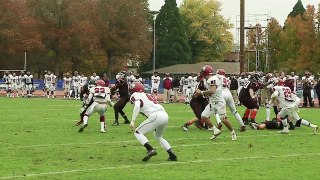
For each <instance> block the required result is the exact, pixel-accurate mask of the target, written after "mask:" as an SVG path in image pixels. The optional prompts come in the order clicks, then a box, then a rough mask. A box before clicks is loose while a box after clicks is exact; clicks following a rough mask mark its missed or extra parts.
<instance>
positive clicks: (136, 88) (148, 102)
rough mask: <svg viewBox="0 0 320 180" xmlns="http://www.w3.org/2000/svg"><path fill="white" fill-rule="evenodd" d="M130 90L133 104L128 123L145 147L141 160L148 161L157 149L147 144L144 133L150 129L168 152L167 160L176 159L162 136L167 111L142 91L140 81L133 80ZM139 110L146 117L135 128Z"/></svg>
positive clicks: (155, 153)
mask: <svg viewBox="0 0 320 180" xmlns="http://www.w3.org/2000/svg"><path fill="white" fill-rule="evenodd" d="M130 90H131V93H132V95H131V97H130V100H131V102H132V104H133V105H134V107H133V112H132V121H131V123H130V125H131V128H132V130H133V131H134V136H135V137H136V138H137V140H138V141H139V142H140V143H141V144H142V145H143V146H144V147H145V148H146V149H147V155H146V156H145V157H144V158H143V159H142V161H148V160H149V159H150V158H151V157H152V156H155V155H157V151H156V150H155V149H154V148H153V147H152V146H151V145H150V144H149V140H148V138H147V137H146V136H145V134H147V133H149V132H152V131H153V132H154V137H155V139H156V140H157V141H158V142H159V143H160V145H161V146H162V148H163V149H165V150H166V151H167V153H168V154H169V158H168V160H171V161H177V156H176V155H175V154H174V153H173V151H172V148H171V146H170V144H169V143H168V141H167V140H166V139H164V138H163V134H164V132H165V130H166V127H167V126H168V120H169V117H168V114H167V112H166V111H165V109H164V108H163V107H162V106H161V105H160V104H159V103H158V101H156V100H155V99H154V98H153V97H152V96H151V95H149V94H145V93H144V86H143V84H142V83H140V82H134V83H133V84H132V86H131V87H130ZM139 112H140V113H141V114H143V115H144V116H146V117H147V119H146V120H145V121H143V122H142V123H141V124H140V125H139V126H138V127H137V128H136V127H135V120H136V118H137V116H138V114H139Z"/></svg>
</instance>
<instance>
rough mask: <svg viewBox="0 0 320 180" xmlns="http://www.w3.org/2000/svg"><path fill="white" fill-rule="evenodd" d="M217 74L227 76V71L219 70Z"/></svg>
mask: <svg viewBox="0 0 320 180" xmlns="http://www.w3.org/2000/svg"><path fill="white" fill-rule="evenodd" d="M217 74H219V75H222V76H225V75H226V71H225V70H224V69H218V70H217Z"/></svg>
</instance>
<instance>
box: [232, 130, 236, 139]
mask: <svg viewBox="0 0 320 180" xmlns="http://www.w3.org/2000/svg"><path fill="white" fill-rule="evenodd" d="M231 139H232V141H236V140H237V134H236V132H235V131H234V130H233V131H232V132H231Z"/></svg>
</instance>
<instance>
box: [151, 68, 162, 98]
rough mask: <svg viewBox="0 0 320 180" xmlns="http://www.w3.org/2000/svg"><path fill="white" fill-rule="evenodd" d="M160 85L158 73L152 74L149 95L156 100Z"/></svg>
mask: <svg viewBox="0 0 320 180" xmlns="http://www.w3.org/2000/svg"><path fill="white" fill-rule="evenodd" d="M159 85H160V76H159V75H158V72H154V73H153V75H152V76H151V94H152V95H153V96H154V97H155V98H156V99H157V96H158V89H159Z"/></svg>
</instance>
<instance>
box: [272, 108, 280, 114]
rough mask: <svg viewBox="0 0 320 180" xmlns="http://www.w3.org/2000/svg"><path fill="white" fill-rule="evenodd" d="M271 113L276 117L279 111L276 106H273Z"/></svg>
mask: <svg viewBox="0 0 320 180" xmlns="http://www.w3.org/2000/svg"><path fill="white" fill-rule="evenodd" d="M273 111H274V114H275V115H278V113H279V111H278V107H277V106H273Z"/></svg>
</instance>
